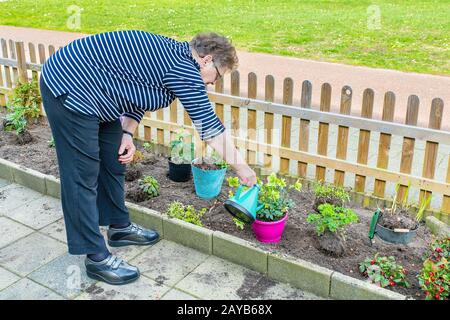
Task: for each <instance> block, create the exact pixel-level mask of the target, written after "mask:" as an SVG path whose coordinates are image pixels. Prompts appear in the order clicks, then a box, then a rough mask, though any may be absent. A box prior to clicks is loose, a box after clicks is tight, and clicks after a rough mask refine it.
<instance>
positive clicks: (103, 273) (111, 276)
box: [84, 254, 140, 285]
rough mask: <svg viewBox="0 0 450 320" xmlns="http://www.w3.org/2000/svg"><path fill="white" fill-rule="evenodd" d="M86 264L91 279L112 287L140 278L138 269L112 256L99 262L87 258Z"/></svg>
mask: <svg viewBox="0 0 450 320" xmlns="http://www.w3.org/2000/svg"><path fill="white" fill-rule="evenodd" d="M84 264H85V266H86V273H87V275H88V277H89V278H91V279H95V280H100V281H104V282H106V283H108V284H112V285H122V284H127V283H130V282H133V281H135V280H137V279H138V278H139V276H140V273H139V269H138V268H136V267H134V266H131V265H129V264H128V263H126V262H125V261H123V260H122V259H119V258H118V257H116V256H115V255H112V254H111V255H109V257H107V258H106V259H105V260H102V261H99V262H96V261H93V260H91V259H89V258H87V257H86V260H85V261H84Z"/></svg>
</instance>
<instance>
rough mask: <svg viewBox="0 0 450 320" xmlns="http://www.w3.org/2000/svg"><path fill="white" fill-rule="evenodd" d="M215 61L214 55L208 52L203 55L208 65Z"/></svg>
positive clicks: (204, 61)
mask: <svg viewBox="0 0 450 320" xmlns="http://www.w3.org/2000/svg"><path fill="white" fill-rule="evenodd" d="M212 61H213V59H212V55H210V54H207V55H206V56H204V57H203V63H204V64H205V65H206V64H208V63H211V62H212Z"/></svg>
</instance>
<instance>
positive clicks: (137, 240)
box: [107, 223, 159, 247]
mask: <svg viewBox="0 0 450 320" xmlns="http://www.w3.org/2000/svg"><path fill="white" fill-rule="evenodd" d="M107 235H108V244H109V245H110V246H111V247H123V246H129V245H136V246H146V245H150V244H154V243H156V242H157V241H158V240H159V234H158V232H156V231H154V230H151V229H145V228H143V227H141V226H139V225H137V224H135V223H131V224H130V225H129V226H128V227H126V228H123V229H114V228H109V229H108V232H107Z"/></svg>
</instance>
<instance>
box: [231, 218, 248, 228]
mask: <svg viewBox="0 0 450 320" xmlns="http://www.w3.org/2000/svg"><path fill="white" fill-rule="evenodd" d="M233 222H234V224H235V225H236V228H238V229H240V230H244V226H245V222H243V221H241V220H239V219H237V218H233Z"/></svg>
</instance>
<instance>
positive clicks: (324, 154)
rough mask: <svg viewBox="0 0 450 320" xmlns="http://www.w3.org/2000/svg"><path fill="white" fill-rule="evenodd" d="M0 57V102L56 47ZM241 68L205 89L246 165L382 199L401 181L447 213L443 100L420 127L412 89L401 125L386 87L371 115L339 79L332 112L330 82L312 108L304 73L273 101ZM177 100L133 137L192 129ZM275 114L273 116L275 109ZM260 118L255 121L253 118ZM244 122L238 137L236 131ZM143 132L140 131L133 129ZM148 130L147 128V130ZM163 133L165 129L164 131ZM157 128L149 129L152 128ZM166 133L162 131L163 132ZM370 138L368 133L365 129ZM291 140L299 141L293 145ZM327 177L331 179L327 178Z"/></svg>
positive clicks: (17, 49)
mask: <svg viewBox="0 0 450 320" xmlns="http://www.w3.org/2000/svg"><path fill="white" fill-rule="evenodd" d="M0 44H1V52H2V56H3V57H2V58H0V104H1V105H5V102H6V99H5V94H6V93H7V92H8V91H9V90H11V88H12V87H13V85H14V83H15V82H16V81H17V80H18V79H28V78H30V77H31V76H33V75H34V76H37V75H38V73H39V71H40V69H41V65H42V63H44V62H45V60H46V54H48V55H51V54H53V53H54V52H55V47H54V46H48V47H45V46H44V45H42V44H39V45H38V46H35V45H34V44H33V43H29V44H28V53H29V54H28V57H26V54H25V53H26V52H25V46H24V43H23V42H14V41H12V40H9V41H6V40H4V39H1V43H0ZM240 76H241V75H240V74H239V72H237V71H235V72H233V73H232V74H231V86H230V93H231V94H225V93H224V83H223V81H218V82H217V83H216V84H215V90H214V91H209V92H208V94H209V98H210V100H211V102H212V103H213V105H214V107H215V110H216V113H217V114H218V116H219V117H220V119H221V120H222V121H223V122H224V123H225V122H227V121H226V120H227V119H228V120H229V121H228V122H229V124H228V125H227V129H228V130H231V133H232V135H233V138H234V140H235V143H236V145H237V146H238V148H239V149H240V150H241V151H242V152H243V154H245V157H246V159H247V161H248V162H249V163H250V164H253V165H257V164H259V165H262V166H263V167H264V168H265V169H267V171H277V172H279V173H282V174H289V173H290V174H295V175H297V176H299V177H307V168H308V167H311V166H312V167H313V168H315V171H314V178H315V179H316V180H322V181H326V180H327V179H326V176H327V175H326V172H327V170H333V171H334V172H333V174H332V175H331V177H332V178H331V181H328V182H333V183H334V184H336V185H341V186H342V185H344V181H345V177H346V176H348V175H354V184H353V185H352V186H351V187H352V188H353V190H354V191H356V192H362V193H366V194H372V195H374V196H376V197H380V198H384V197H388V196H392V194H390V195H389V194H387V193H386V190H387V188H386V186H387V183H391V184H395V183H397V182H398V183H400V184H401V187H400V190H399V193H398V198H397V199H398V200H401V199H403V197H404V195H405V191H406V188H407V186H408V185H409V184H410V185H411V187H415V188H417V189H418V190H420V192H419V196H418V199H416V201H417V200H418V201H421V200H422V199H423V198H424V197H426V196H429V195H431V194H433V196H438V197H441V201H439V207H438V208H434V210H435V215H436V216H437V217H438V218H440V219H441V220H443V221H445V222H447V223H448V222H449V214H450V157H449V155H446V157H447V162H448V163H447V169H446V177H445V179H443V178H442V177H435V174H436V166H437V155H438V150H439V146H440V145H446V146H450V132H448V131H444V130H440V129H441V121H442V115H443V112H444V102H443V101H442V99H440V98H435V99H433V101H432V105H431V112H430V116H429V124H428V127H427V128H423V127H418V126H417V122H418V114H419V98H418V97H417V96H415V95H411V96H410V97H409V99H408V104H407V113H406V118H405V119H406V120H405V123H404V124H400V123H394V122H393V120H394V110H395V94H394V93H393V92H386V93H385V95H384V104H383V113H382V119H381V120H376V119H372V113H373V107H374V91H373V90H372V89H366V90H365V91H364V93H363V99H362V108H361V115H360V116H359V117H357V116H352V115H350V113H351V112H350V111H351V106H352V95H353V92H352V88H351V87H349V86H345V87H343V88H342V89H340V91H341V98H340V111H339V113H332V112H330V109H331V91H332V88H331V85H330V84H328V83H323V84H322V86H321V96H320V110H315V109H314V108H312V103H311V101H312V84H311V82H309V81H308V80H305V81H303V83H302V84H301V98H300V105H294V104H293V101H294V82H293V80H292V79H290V78H286V79H284V82H283V98H282V103H275V102H274V100H275V89H274V88H275V84H274V82H275V81H274V77H273V76H271V75H267V76H265V86H264V100H258V99H257V98H256V97H257V91H258V89H259V88H257V75H256V74H255V73H253V72H252V73H249V74H248V75H247V77H248V88H247V96H246V97H243V96H241V95H240V89H241V88H240ZM180 108H182V106H181V105H180V104H179V102H178V101H174V103H172V104H171V106H170V107H169V110H168V111H167V112H165V111H164V110H158V111H157V112H156V116H155V115H151V114H150V113H149V112H147V113H146V115H145V116H144V119H143V120H142V122H141V124H140V126H141V127H140V129H141V130H137V132H135V135H136V137H138V138H140V139H142V140H145V141H150V140H152V141H155V142H156V143H158V144H164V145H167V144H168V143H169V141H170V139H171V137H173V134H174V133H175V132H176V131H177V130H178V129H180V128H184V129H185V130H188V131H191V132H194V130H193V127H192V123H191V120H190V118H189V116H188V115H187V113H186V112H185V111H180V113H181V112H182V113H183V117H179V112H178V110H180ZM277 115H278V117H281V118H280V119H279V121H276V119H275V118H276V116H277ZM261 117H263V121H262V124H261V125H258V121H257V119H260V120H261ZM294 124H296V125H297V126H298V133H297V134H296V135H295V136H294V134H293V130H292V128H293V125H294ZM313 124H316V125H317V126H318V132H317V137H316V136H315V135H312V129H311V128H312V126H313ZM332 126H335V127H337V135H335V136H331V135H330V134H329V132H330V129H331V127H332ZM242 127H246V131H245V134H244V136H242V134H239V130H240V129H241V128H242ZM258 130H263V133H264V138H263V141H258V139H257V133H258ZM276 130H279V131H280V139H279V140H280V141H274V138H273V132H274V131H276ZM351 130H357V131H356V132H357V134H358V139H357V141H358V142H357V144H358V147H357V157H356V162H355V161H350V160H349V159H348V148H349V142H350V141H351V138H352V137H351V136H350V131H351ZM139 131H141V132H142V131H143V136H139ZM152 132H153V133H152ZM166 132H168V133H169V134H165V133H166ZM155 133H156V134H155ZM375 133H376V134H377V135H378V134H379V140H378V150H377V153H376V157H377V161H376V165H375V166H370V165H368V159H369V157H370V156H372V154H371V153H370V148H369V146H370V142H371V135H374V134H375ZM394 136H399V137H402V141H403V143H402V147H401V148H402V150H401V160H400V167H399V168H397V169H395V170H394V169H389V168H388V166H389V161H390V155H391V152H392V150H391V141H392V139H393V137H394ZM168 137H169V138H168ZM372 137H373V136H372ZM315 138H316V141H315V143H314V145H317V147H316V148H315V149H316V150H312V147H311V145H312V141H313V140H312V139H315ZM295 139H298V147H295V148H294V147H292V144H293V142H294V141H295ZM418 141H422V142H424V144H425V152H424V158H423V162H422V163H421V166H422V169H421V171H422V174H421V175H420V176H419V175H413V174H412V169H413V158H414V155H415V151H416V148H415V145H416V142H418ZM329 142H335V144H336V152H335V154H330V153H329V152H328V146H329V144H330V143H329ZM258 155H259V156H260V158H262V159H263V161H262V164H261V163H260V162H258V161H257V158H258ZM275 158H278V159H279V168H278V169H274V168H273V160H274V159H275ZM292 162H294V163H295V167H296V170H295V171H296V172H292V171H291V172H290V170H289V168H290V167H291V163H292ZM369 178H372V179H374V185H373V188H372V190H369V189H368V188H367V179H369ZM329 180H330V179H329Z"/></svg>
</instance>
